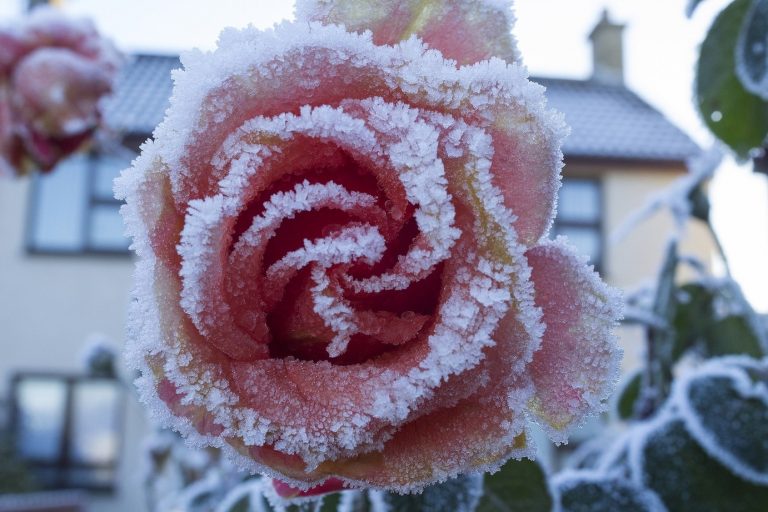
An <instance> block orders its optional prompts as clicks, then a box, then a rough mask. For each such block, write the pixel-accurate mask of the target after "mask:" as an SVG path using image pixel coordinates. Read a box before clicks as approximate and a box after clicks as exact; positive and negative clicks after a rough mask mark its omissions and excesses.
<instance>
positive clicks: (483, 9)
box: [296, 0, 520, 65]
mask: <svg viewBox="0 0 768 512" xmlns="http://www.w3.org/2000/svg"><path fill="white" fill-rule="evenodd" d="M296 11H297V18H298V19H300V20H306V21H320V22H322V23H325V24H341V25H345V26H346V27H347V29H349V30H351V31H355V32H357V31H363V30H371V31H372V32H373V42H374V43H375V44H378V45H384V44H397V43H399V42H400V41H403V40H405V39H408V38H409V37H411V36H413V35H417V36H419V37H420V38H421V39H423V40H424V42H426V43H427V44H428V45H429V46H430V47H432V48H435V49H437V50H440V51H441V52H442V53H443V55H445V56H446V57H447V58H449V59H454V60H456V61H457V62H458V64H459V65H464V64H473V63H475V62H479V61H481V60H486V59H490V58H491V57H499V58H501V59H504V60H506V61H507V62H514V61H517V60H519V58H520V56H519V54H518V51H517V48H516V46H515V41H514V39H513V38H512V34H511V29H512V23H513V21H514V19H513V16H512V11H511V4H510V3H509V2H507V1H504V0H496V1H489V0H470V1H462V0H426V1H425V0H299V1H298V2H297V8H296Z"/></svg>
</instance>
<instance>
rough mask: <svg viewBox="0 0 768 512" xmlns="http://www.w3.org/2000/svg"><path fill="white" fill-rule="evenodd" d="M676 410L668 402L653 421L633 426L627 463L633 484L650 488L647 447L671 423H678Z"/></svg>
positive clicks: (628, 439)
mask: <svg viewBox="0 0 768 512" xmlns="http://www.w3.org/2000/svg"><path fill="white" fill-rule="evenodd" d="M678 419H679V416H678V415H677V412H676V411H675V408H674V407H673V406H672V405H671V404H670V402H669V401H667V402H666V403H665V404H664V406H662V408H661V410H660V411H658V412H657V413H656V416H654V417H653V419H651V420H649V421H646V422H643V423H638V424H636V425H633V427H632V429H631V430H630V433H631V434H630V435H629V436H628V438H627V463H628V465H629V474H630V478H631V480H632V482H634V484H635V485H637V486H638V487H644V488H647V487H648V482H646V479H645V470H644V469H643V468H644V466H645V445H646V444H647V442H648V439H649V438H650V437H651V436H652V435H654V434H656V433H657V432H658V431H659V430H661V429H662V428H664V427H665V426H667V425H668V424H669V423H672V422H674V421H677V420H678Z"/></svg>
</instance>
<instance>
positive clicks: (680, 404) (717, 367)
mask: <svg viewBox="0 0 768 512" xmlns="http://www.w3.org/2000/svg"><path fill="white" fill-rule="evenodd" d="M745 369H751V370H754V371H757V372H760V373H761V374H765V372H766V371H768V359H763V360H761V361H758V360H755V359H752V358H750V357H746V356H729V357H723V358H718V359H712V360H709V361H707V362H706V363H704V364H703V365H702V366H701V367H700V368H697V369H696V370H695V371H693V372H690V373H688V374H686V375H683V376H682V377H679V378H677V379H676V380H675V387H674V389H673V393H672V401H673V403H674V404H675V405H676V407H677V410H678V413H679V414H680V416H681V417H682V419H683V421H684V422H685V426H686V428H687V429H688V432H689V433H690V434H691V435H692V436H693V438H694V439H696V441H698V443H699V444H700V445H701V447H702V448H704V450H705V451H706V452H707V453H708V454H709V455H710V456H711V457H712V458H714V459H715V460H717V461H719V462H720V463H721V464H723V465H724V466H725V467H727V468H728V469H729V470H730V471H731V472H732V473H734V474H735V475H739V476H741V477H742V478H744V479H746V480H749V481H751V482H754V483H756V484H759V485H768V470H766V471H759V470H757V469H756V468H754V467H753V466H750V465H749V464H748V463H746V462H745V461H743V460H740V459H739V458H738V456H736V455H735V454H734V453H733V452H732V451H730V450H728V449H727V447H724V446H722V445H721V444H720V442H719V441H718V440H717V438H716V436H715V434H714V433H713V432H711V431H710V430H708V429H707V427H706V426H705V425H704V422H703V421H702V418H701V416H700V414H698V413H697V412H696V410H695V409H694V407H693V405H692V404H691V402H690V399H689V393H690V388H691V386H693V385H694V384H695V383H696V382H697V381H700V380H704V379H710V378H726V379H729V380H730V381H731V382H732V383H733V388H734V390H735V391H736V392H737V393H738V394H739V395H741V396H742V397H743V398H744V399H757V400H759V401H761V402H762V403H763V405H764V406H765V408H766V410H768V385H767V384H766V381H760V382H753V381H752V379H751V378H750V376H749V375H748V374H747V373H746V372H745V371H744V370H745ZM732 426H733V428H738V425H732ZM755 449H756V450H761V451H763V452H766V451H768V450H766V448H765V447H755Z"/></svg>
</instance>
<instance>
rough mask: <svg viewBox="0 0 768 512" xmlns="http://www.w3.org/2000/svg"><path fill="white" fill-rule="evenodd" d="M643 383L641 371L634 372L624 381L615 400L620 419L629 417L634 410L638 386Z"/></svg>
mask: <svg viewBox="0 0 768 512" xmlns="http://www.w3.org/2000/svg"><path fill="white" fill-rule="evenodd" d="M642 383H643V374H642V372H639V371H638V372H635V373H634V374H633V375H632V376H631V377H629V378H628V379H626V380H625V381H624V384H623V386H622V387H621V390H620V391H619V394H618V396H619V398H618V400H616V412H617V413H618V415H619V418H621V419H622V420H628V419H630V418H631V417H632V416H633V415H634V412H635V402H636V401H637V399H638V397H639V396H640V386H641V385H642Z"/></svg>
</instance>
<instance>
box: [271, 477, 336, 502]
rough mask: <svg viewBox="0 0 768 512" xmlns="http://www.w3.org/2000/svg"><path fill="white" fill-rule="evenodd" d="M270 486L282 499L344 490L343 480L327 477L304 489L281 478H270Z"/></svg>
mask: <svg viewBox="0 0 768 512" xmlns="http://www.w3.org/2000/svg"><path fill="white" fill-rule="evenodd" d="M272 487H273V488H274V489H275V493H277V495H278V496H280V497H281V498H283V499H291V498H307V497H310V496H320V495H321V494H328V493H329V492H336V491H341V490H344V489H345V488H346V487H345V486H344V482H342V481H341V480H339V479H337V478H329V479H328V480H326V481H325V482H323V483H322V484H320V485H317V486H315V487H311V488H309V489H307V490H306V491H304V490H301V489H299V488H297V487H293V486H292V485H290V484H287V483H285V482H283V481H281V480H275V479H273V480H272Z"/></svg>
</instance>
